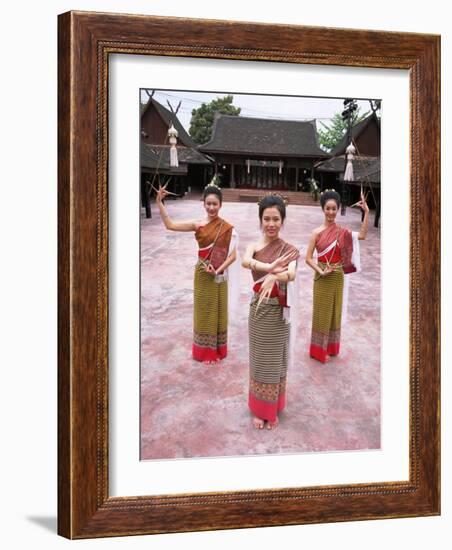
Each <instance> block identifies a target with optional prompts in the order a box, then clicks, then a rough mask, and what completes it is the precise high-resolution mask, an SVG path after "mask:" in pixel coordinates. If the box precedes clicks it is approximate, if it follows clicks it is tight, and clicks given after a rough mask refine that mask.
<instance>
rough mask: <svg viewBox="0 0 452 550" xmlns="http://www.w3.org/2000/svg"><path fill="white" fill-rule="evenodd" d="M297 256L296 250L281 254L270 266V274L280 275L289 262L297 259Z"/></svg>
mask: <svg viewBox="0 0 452 550" xmlns="http://www.w3.org/2000/svg"><path fill="white" fill-rule="evenodd" d="M298 255H299V254H298V250H292V252H287V254H283V255H282V256H281V257H280V258H277V259H276V260H275V261H274V262H272V263H271V264H270V273H281V272H282V271H285V270H286V269H287V266H288V265H289V264H290V262H292V261H293V260H296V259H297V258H298Z"/></svg>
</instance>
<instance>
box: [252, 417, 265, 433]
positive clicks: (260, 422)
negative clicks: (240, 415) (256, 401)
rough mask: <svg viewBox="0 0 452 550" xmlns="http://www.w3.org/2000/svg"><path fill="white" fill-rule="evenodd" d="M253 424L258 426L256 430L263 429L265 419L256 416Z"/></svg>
mask: <svg viewBox="0 0 452 550" xmlns="http://www.w3.org/2000/svg"><path fill="white" fill-rule="evenodd" d="M253 426H254V427H255V428H256V430H262V428H263V427H264V421H263V420H262V418H258V417H257V416H255V417H254V418H253Z"/></svg>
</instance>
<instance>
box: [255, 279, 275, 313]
mask: <svg viewBox="0 0 452 550" xmlns="http://www.w3.org/2000/svg"><path fill="white" fill-rule="evenodd" d="M276 280H277V277H276V276H275V275H274V274H273V273H269V274H268V275H266V277H265V279H264V280H263V282H262V285H261V288H260V290H259V301H258V302H257V307H259V305H260V304H261V303H262V301H263V300H265V299H267V298H270V294H271V293H272V290H273V285H274V284H275V282H276Z"/></svg>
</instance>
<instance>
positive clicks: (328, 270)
mask: <svg viewBox="0 0 452 550" xmlns="http://www.w3.org/2000/svg"><path fill="white" fill-rule="evenodd" d="M333 271H334V268H333V267H331V266H330V265H327V266H326V267H324V268H323V271H322V273H321V276H322V277H326V276H327V275H329V274H330V273H332V272H333Z"/></svg>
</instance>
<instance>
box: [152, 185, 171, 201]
mask: <svg viewBox="0 0 452 550" xmlns="http://www.w3.org/2000/svg"><path fill="white" fill-rule="evenodd" d="M168 195H171V193H170V192H169V191H167V190H166V189H165V188H164V187H160V188H159V189H158V190H157V193H156V195H155V200H156V201H157V202H158V203H161V202H162V200H163V199H164V198H165V197H167V196H168Z"/></svg>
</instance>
